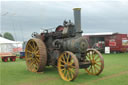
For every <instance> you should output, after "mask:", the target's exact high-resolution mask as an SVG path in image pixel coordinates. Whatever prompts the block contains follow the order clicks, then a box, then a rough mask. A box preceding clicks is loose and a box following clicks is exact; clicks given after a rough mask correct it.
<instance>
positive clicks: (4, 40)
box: [0, 37, 19, 44]
mask: <svg viewBox="0 0 128 85" xmlns="http://www.w3.org/2000/svg"><path fill="white" fill-rule="evenodd" d="M7 43H12V44H16V43H19V42H16V41H12V40H8V39H5V38H3V37H0V44H7Z"/></svg>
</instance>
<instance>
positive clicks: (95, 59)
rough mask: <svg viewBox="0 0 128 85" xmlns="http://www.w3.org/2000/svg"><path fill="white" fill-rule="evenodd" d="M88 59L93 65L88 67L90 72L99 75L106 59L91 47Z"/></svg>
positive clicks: (87, 55) (87, 54)
mask: <svg viewBox="0 0 128 85" xmlns="http://www.w3.org/2000/svg"><path fill="white" fill-rule="evenodd" d="M86 60H87V61H90V62H91V65H90V66H89V67H88V68H86V71H87V73H88V74H91V75H99V74H100V73H101V72H102V71H103V69H104V59H103V57H102V55H101V53H100V52H99V51H97V50H96V49H89V50H87V52H86Z"/></svg>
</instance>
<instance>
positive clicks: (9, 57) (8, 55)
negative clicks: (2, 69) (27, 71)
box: [0, 53, 16, 62]
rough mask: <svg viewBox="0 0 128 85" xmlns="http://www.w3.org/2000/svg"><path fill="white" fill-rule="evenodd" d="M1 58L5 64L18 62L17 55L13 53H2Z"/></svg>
mask: <svg viewBox="0 0 128 85" xmlns="http://www.w3.org/2000/svg"><path fill="white" fill-rule="evenodd" d="M0 57H1V60H2V61H3V62H8V61H9V60H10V61H12V62H14V61H16V55H15V54H12V53H1V54H0Z"/></svg>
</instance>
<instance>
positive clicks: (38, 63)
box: [25, 38, 47, 72]
mask: <svg viewBox="0 0 128 85" xmlns="http://www.w3.org/2000/svg"><path fill="white" fill-rule="evenodd" d="M25 60H26V64H27V68H28V70H29V71H32V72H41V71H43V70H44V67H45V65H46V62H47V52H46V46H45V44H44V42H43V41H42V40H40V39H35V38H33V39H30V40H29V41H28V42H27V45H26V48H25Z"/></svg>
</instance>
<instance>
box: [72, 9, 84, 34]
mask: <svg viewBox="0 0 128 85" xmlns="http://www.w3.org/2000/svg"><path fill="white" fill-rule="evenodd" d="M73 10H74V22H75V30H76V35H77V36H78V35H79V36H81V34H82V31H81V8H74V9H73Z"/></svg>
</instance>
